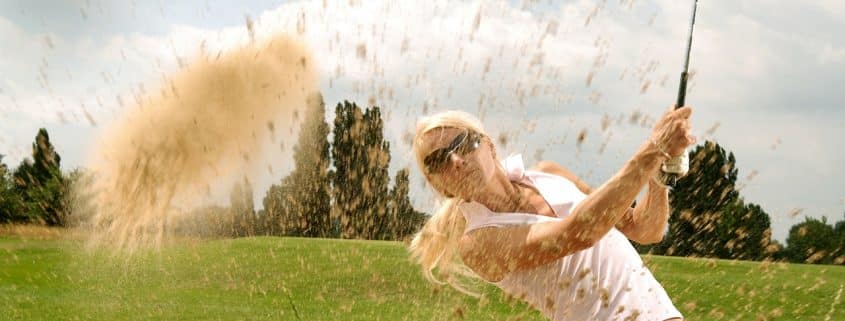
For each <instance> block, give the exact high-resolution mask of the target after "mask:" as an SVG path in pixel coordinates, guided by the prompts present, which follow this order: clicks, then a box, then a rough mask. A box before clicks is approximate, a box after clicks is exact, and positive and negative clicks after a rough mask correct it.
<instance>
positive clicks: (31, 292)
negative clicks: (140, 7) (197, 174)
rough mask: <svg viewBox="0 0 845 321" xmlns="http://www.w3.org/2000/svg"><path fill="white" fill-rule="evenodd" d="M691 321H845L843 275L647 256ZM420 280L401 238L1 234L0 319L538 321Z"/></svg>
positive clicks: (489, 293) (505, 302)
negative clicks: (91, 244) (145, 249)
mask: <svg viewBox="0 0 845 321" xmlns="http://www.w3.org/2000/svg"><path fill="white" fill-rule="evenodd" d="M643 258H644V261H646V264H647V265H649V267H650V268H651V269H652V271H653V272H654V274H655V276H656V277H657V279H658V280H659V281H660V283H661V284H663V286H664V287H665V288H666V291H667V292H668V293H669V295H670V297H672V298H673V301H674V302H675V305H676V306H677V307H678V309H679V310H681V312H682V313H683V314H684V315H685V316H686V317H687V318H688V319H689V320H845V303H842V301H843V300H845V298H841V296H842V294H841V292H842V287H843V284H845V267H841V266H816V265H802V264H783V263H759V262H741V261H725V260H711V259H688V258H673V257H660V256H644V257H643ZM478 290H479V291H480V292H482V293H485V298H484V299H481V300H478V299H474V298H472V297H469V296H466V295H463V294H460V293H458V292H457V291H455V290H453V289H451V288H449V287H441V286H435V285H433V284H430V283H427V282H426V281H425V280H424V279H423V277H422V274H421V272H420V270H419V268H418V267H417V266H415V265H413V264H411V262H409V261H408V256H407V252H406V250H405V247H404V246H403V245H402V244H401V243H398V242H382V241H350V240H332V239H305V238H279V237H256V238H241V239H234V240H206V241H193V242H184V243H183V244H179V245H171V246H168V247H167V248H165V249H163V250H162V251H161V252H158V253H141V254H138V255H136V256H135V257H133V258H131V259H125V258H114V257H111V256H110V255H107V254H106V253H103V252H94V253H91V252H88V251H86V250H84V249H83V247H82V245H81V243H80V242H79V241H75V240H67V239H62V238H40V239H32V238H27V237H25V236H20V235H12V236H9V235H7V236H0V320H461V319H463V320H544V319H543V318H542V317H541V316H540V315H539V314H538V313H537V312H535V311H533V310H532V309H531V308H530V307H528V306H526V305H524V304H521V303H518V302H515V301H514V300H513V299H510V298H507V297H504V296H503V295H501V293H500V292H499V290H497V289H495V288H494V287H492V286H489V285H479V286H478Z"/></svg>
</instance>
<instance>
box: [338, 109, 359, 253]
mask: <svg viewBox="0 0 845 321" xmlns="http://www.w3.org/2000/svg"><path fill="white" fill-rule="evenodd" d="M363 118H364V114H363V113H362V112H361V109H360V108H358V106H357V105H355V104H354V103H350V102H348V101H344V102H343V103H338V104H337V107H336V108H335V118H334V128H333V129H332V136H333V142H332V147H331V152H332V161H333V163H334V172H332V175H331V178H332V194H333V196H334V203H333V205H332V209H331V216H332V220H333V221H337V222H338V225H339V229H340V237H342V238H356V237H359V234H358V230H357V226H356V223H355V222H356V221H358V220H359V217H360V215H358V214H360V213H361V212H363V209H362V208H363V206H361V204H360V199H359V198H358V197H359V196H360V195H361V193H362V192H363V188H362V187H363V181H362V176H363V173H361V172H359V170H358V168H357V167H356V164H357V163H358V162H362V161H363V159H361V155H360V153H359V152H358V151H359V149H360V148H359V146H358V144H359V141H357V139H358V137H359V136H360V132H361V131H362V127H363V126H362V124H361V123H362V121H361V120H362V119H363Z"/></svg>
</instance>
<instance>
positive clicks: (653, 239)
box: [535, 161, 669, 244]
mask: <svg viewBox="0 0 845 321" xmlns="http://www.w3.org/2000/svg"><path fill="white" fill-rule="evenodd" d="M535 169H536V170H539V171H542V172H545V173H548V174H552V175H558V176H560V177H563V178H565V179H567V180H568V181H570V182H572V183H573V184H575V186H576V187H578V189H579V190H581V192H582V193H584V194H587V195H589V194H590V193H591V192H592V191H593V189H592V188H591V187H590V186H589V185H588V184H587V183H585V182H584V181H582V180H581V179H580V178H578V176H576V175H575V174H574V173H572V172H571V171H569V170H568V169H566V168H565V167H563V166H561V165H560V164H557V163H555V162H552V161H540V162H538V163H537V166H536V167H535ZM648 186H649V187H648V192H647V193H646V195H644V196H643V197H642V198H641V199H640V200H639V201H638V202H637V206H636V207H632V208H628V209H626V210H625V213H624V214H623V215H622V218H621V219H619V221H618V222H617V223H616V225H615V227H616V229H618V230H619V231H621V232H622V234H625V236H626V237H627V238H628V239H630V240H632V241H634V242H637V243H640V244H653V243H657V242H660V241H661V240H663V235H664V232H665V230H666V224H667V221H668V218H669V215H668V214H669V193H668V189H667V188H666V187H665V186H663V185H660V184H659V183H656V182H654V180H651V181H650V182H649V184H648Z"/></svg>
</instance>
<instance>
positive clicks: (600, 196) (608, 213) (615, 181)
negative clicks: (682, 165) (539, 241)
mask: <svg viewBox="0 0 845 321" xmlns="http://www.w3.org/2000/svg"><path fill="white" fill-rule="evenodd" d="M665 160H666V157H665V156H664V154H663V153H661V152H660V151H659V150H657V149H656V148H655V147H654V145H652V144H644V145H643V146H641V147H640V148H639V150H637V152H636V153H635V154H634V156H633V157H631V159H630V160H628V161H627V162H626V163H625V165H624V166H623V167H622V168H621V169H620V170H619V171H618V172H617V173H616V174H615V175H614V176H613V177H612V178H610V180H608V181H607V182H605V183H604V184H603V185H602V186H601V187H599V188H597V189H595V190H594V191H593V192H592V193H590V195H588V196H587V198H585V199H584V200H583V201H581V203H580V204H579V205H578V207H576V208H575V210H573V212H572V215H573V216H574V224H577V225H578V227H577V230H578V231H580V234H579V235H578V238H579V239H580V240H581V241H583V242H587V243H594V242H596V241H598V240H599V239H601V238H602V237H603V236H604V235H605V234H606V233H607V232H608V231H609V230H610V229H611V228H612V227H613V226H614V225H615V224H616V223H617V222H618V221H619V219H620V218H622V216H623V214H624V213H625V211H626V210H627V209H628V208H629V207H630V205H631V202H633V201H634V199H635V198H636V197H637V194H638V193H639V192H640V190H641V189H642V187H643V186H644V185H645V184H646V183H647V182H648V180H649V179H650V178H651V177H652V176H653V175H654V174H655V173H656V171H657V170H658V168H659V166H660V164H662V163H663V161H665Z"/></svg>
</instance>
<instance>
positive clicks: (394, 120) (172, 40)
mask: <svg viewBox="0 0 845 321" xmlns="http://www.w3.org/2000/svg"><path fill="white" fill-rule="evenodd" d="M234 3H237V4H234ZM691 8H692V1H676V0H653V1H645V0H639V1H634V0H621V1H615V0H613V1H601V2H597V1H540V0H533V1H532V0H526V1H480V2H479V1H474V2H442V1H419V2H410V1H401V2H400V1H396V2H382V1H355V0H350V1H342V2H341V1H327V0H323V1H290V2H278V1H251V0H245V1H237V2H234V1H198V2H195V3H193V4H186V2H179V3H178V4H177V3H167V2H165V1H156V2H153V1H122V2H119V3H118V2H116V1H96V0H92V1H3V2H1V3H0V154H5V155H6V157H5V158H4V159H3V162H4V163H6V164H9V165H10V166H16V165H17V164H18V163H19V162H20V161H21V159H23V157H26V156H27V155H28V154H29V152H30V151H29V149H30V147H29V146H30V144H31V143H32V140H33V137H34V135H35V133H36V132H37V129H38V128H39V127H46V128H47V129H48V131H49V132H50V134H51V138H52V140H53V142H54V145H56V148H57V149H58V152H59V153H60V155H62V157H63V162H62V166H63V168H64V169H66V170H68V169H72V168H74V167H79V166H84V165H85V162H86V159H87V157H88V153H89V152H90V149H91V147H92V146H93V143H94V142H95V141H96V139H97V137H98V135H99V134H100V133H101V131H102V130H101V128H103V127H104V126H105V125H107V124H108V123H109V122H111V121H113V120H114V119H115V118H116V117H119V116H120V115H121V113H123V112H124V111H125V110H126V109H127V108H131V107H132V97H133V95H134V94H135V93H138V92H142V91H154V89H155V88H157V87H158V86H159V85H160V84H159V82H160V80H161V79H162V78H163V77H164V76H165V75H168V74H171V73H173V72H175V71H177V70H178V69H179V63H178V62H179V61H186V60H190V58H191V57H192V56H193V55H195V54H196V53H197V52H198V50H199V48H200V46H205V47H206V48H207V49H209V50H224V49H225V48H232V47H235V46H240V45H244V44H245V43H247V42H248V41H249V40H248V39H249V36H248V32H247V28H246V21H247V17H249V19H250V20H252V21H254V22H255V34H256V37H269V36H271V35H273V34H276V33H279V32H288V33H293V34H298V35H300V36H301V37H302V38H303V39H304V40H305V41H306V42H307V44H308V46H309V47H310V48H312V50H313V52H314V55H315V58H316V60H317V62H318V66H319V68H320V77H321V81H320V83H321V90H322V92H323V94H324V97H325V100H326V102H327V105H328V110H327V117H328V118H329V120H331V118H333V115H332V113H333V110H334V109H333V106H334V105H335V104H337V103H338V102H340V101H342V100H344V99H349V100H354V101H356V102H358V103H359V104H367V103H368V102H371V103H375V104H377V105H379V106H381V107H382V108H383V109H384V111H385V115H386V118H387V119H386V123H387V125H386V126H387V133H386V135H387V137H389V139H390V141H391V149H392V151H393V159H392V162H391V172H394V171H395V170H397V169H399V168H402V167H406V166H411V167H413V166H414V165H413V164H412V161H411V157H410V153H409V146H408V143H407V141H408V135H409V133H410V131H411V130H412V129H413V125H414V123H415V120H416V119H417V118H418V117H419V116H420V115H423V114H427V113H431V112H435V111H439V110H446V109H463V110H466V111H469V112H471V113H474V114H477V115H479V116H480V117H481V118H482V119H483V121H484V122H485V124H486V126H487V127H488V130H489V132H490V133H491V134H492V136H493V137H496V138H501V139H500V141H501V143H502V144H500V146H499V148H500V153H501V154H509V153H522V154H523V155H524V157H525V160H526V162H527V163H529V164H530V163H532V162H534V161H536V160H538V159H541V158H542V159H551V160H555V161H557V162H559V163H561V164H563V165H564V166H566V167H568V168H571V169H572V170H573V171H574V172H575V173H577V174H578V175H580V176H582V177H584V179H585V180H586V181H587V182H589V183H591V184H592V185H599V184H601V183H602V182H603V181H604V180H606V179H607V178H609V177H610V176H611V175H612V174H613V173H614V172H615V171H616V170H617V169H618V168H619V167H621V165H622V164H623V163H624V162H625V161H626V160H627V159H628V158H629V157H630V155H631V154H632V153H633V151H634V150H635V149H636V148H637V147H638V146H639V145H640V144H641V143H642V142H643V141H644V140H645V139H646V138H647V137H648V134H649V126H650V124H651V122H652V121H653V120H654V119H655V118H656V117H658V116H659V115H660V114H662V112H664V111H665V110H666V109H667V108H668V107H669V106H670V105H671V104H672V103H673V102H674V99H675V95H676V93H677V86H678V84H677V82H678V77H679V73H680V71H681V68H682V63H683V54H684V49H685V42H686V36H687V31H688V24H689V18H690V11H691ZM695 28H696V29H695V39H694V43H693V51H692V57H691V60H690V65H691V67H690V68H691V71H692V72H693V73H694V75H693V78H692V81H691V83H690V88H689V94H688V96H687V103H688V104H689V105H691V106H693V108H694V115H693V118H692V122H693V126H694V132H695V134H696V135H697V136H699V137H700V138H702V139H711V140H715V141H717V142H719V143H720V144H721V145H722V146H724V147H725V148H727V149H728V150H730V151H733V152H734V153H735V154H736V157H737V164H738V167H739V168H740V173H739V175H740V179H739V185H740V186H742V190H741V194H742V195H743V196H744V197H745V199H746V200H747V201H749V202H754V203H757V204H760V205H761V206H762V207H763V208H764V209H765V210H766V211H767V212H768V213H769V215H770V216H771V217H772V222H773V229H774V235H775V237H776V238H777V239H779V240H781V241H783V240H784V239H785V236H786V233H787V231H788V228H789V226H791V225H792V224H795V223H797V222H800V221H802V220H803V218H804V217H805V216H813V217H821V216H826V217H828V221H837V220H841V219H843V213H845V183H842V182H843V181H845V171H843V170H841V169H840V168H839V165H841V164H845V148H843V145H842V143H841V139H842V137H845V129H844V128H843V123H844V122H845V108H842V98H841V97H842V95H841V94H842V93H841V91H842V88H843V87H842V86H843V85H842V84H843V83H845V40H843V39H845V2H843V1H839V0H815V1H785V0H777V1H762V0H740V1H703V2H702V3H700V4H699V8H698V17H697V19H696V27H695ZM582 132H583V133H585V139H584V140H583V141H582V142H580V143H579V142H578V140H577V137H578V135H579V133H582ZM267 162H268V163H271V164H275V165H274V167H277V168H282V171H281V172H276V173H275V174H273V175H271V174H267V173H265V174H264V175H259V176H258V177H254V178H253V181H254V182H256V183H255V185H256V186H255V190H256V193H257V195H256V200H257V204H260V200H261V198H262V197H263V194H264V191H265V190H266V188H267V186H268V185H269V184H271V183H273V182H276V181H278V180H279V179H281V176H282V175H283V172H284V170H289V169H290V159H289V157H285V156H279V157H273V158H271V159H268V160H267ZM415 171H416V169H414V173H416V172H415ZM412 184H413V185H412V193H413V199H414V202H415V204H416V206H417V207H418V208H419V209H421V210H426V211H430V210H431V209H432V206H433V203H432V199H431V193H430V192H429V191H427V190H426V188H425V186H424V185H423V184H422V181H421V180H420V178H419V176H418V175H416V174H415V175H414V176H413V177H412Z"/></svg>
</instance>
